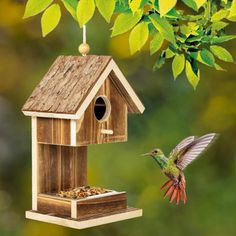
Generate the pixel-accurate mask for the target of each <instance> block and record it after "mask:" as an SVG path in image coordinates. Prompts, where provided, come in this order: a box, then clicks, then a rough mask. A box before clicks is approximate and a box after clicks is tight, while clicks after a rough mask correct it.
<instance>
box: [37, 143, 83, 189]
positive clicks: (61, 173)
mask: <svg viewBox="0 0 236 236" xmlns="http://www.w3.org/2000/svg"><path fill="white" fill-rule="evenodd" d="M38 165H39V166H38V185H39V190H38V191H39V193H57V192H59V191H61V190H67V189H69V188H76V187H79V186H84V185H86V184H87V147H68V146H57V145H49V144H39V145H38Z"/></svg>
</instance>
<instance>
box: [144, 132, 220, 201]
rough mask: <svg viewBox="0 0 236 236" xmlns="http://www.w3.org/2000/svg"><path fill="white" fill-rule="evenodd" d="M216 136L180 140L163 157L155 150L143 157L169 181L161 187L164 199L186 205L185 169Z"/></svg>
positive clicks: (157, 149)
mask: <svg viewBox="0 0 236 236" xmlns="http://www.w3.org/2000/svg"><path fill="white" fill-rule="evenodd" d="M217 136H218V135H217V134H215V133H210V134H206V135H204V136H201V137H199V138H198V137H196V136H190V137H187V138H185V139H184V140H182V141H181V142H180V143H179V144H178V145H177V146H176V147H175V148H174V149H173V150H172V151H171V153H170V154H169V156H168V157H166V156H165V154H164V153H163V151H162V150H161V149H159V148H155V149H153V150H151V151H150V152H148V153H145V154H143V156H149V157H151V158H153V160H154V161H155V162H156V163H157V164H158V165H159V166H160V168H161V170H162V172H163V173H164V175H165V176H167V177H168V178H169V180H168V181H167V182H166V183H165V184H164V185H163V186H162V187H161V190H166V192H165V194H164V198H166V197H167V196H170V199H169V201H170V202H173V201H174V200H175V202H176V205H178V204H179V202H180V201H182V202H183V203H184V204H185V203H186V200H187V197H186V191H185V189H186V181H185V176H184V170H185V168H186V167H187V166H188V165H189V164H190V163H192V162H193V161H194V160H196V159H197V158H198V157H199V156H200V155H201V154H202V153H203V152H204V151H205V150H206V149H207V148H208V147H209V145H210V144H212V143H213V141H214V140H215V139H216V138H217Z"/></svg>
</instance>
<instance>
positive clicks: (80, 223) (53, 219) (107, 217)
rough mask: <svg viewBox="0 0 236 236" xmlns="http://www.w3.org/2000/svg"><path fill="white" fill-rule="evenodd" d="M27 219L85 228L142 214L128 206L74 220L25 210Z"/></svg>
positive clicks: (140, 210)
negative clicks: (115, 210)
mask: <svg viewBox="0 0 236 236" xmlns="http://www.w3.org/2000/svg"><path fill="white" fill-rule="evenodd" d="M25 216H26V218H27V219H32V220H38V221H41V222H47V223H51V224H56V225H61V226H65V227H70V228H73V229H86V228H90V227H94V226H98V225H104V224H109V223H113V222H117V221H121V220H128V219H132V218H136V217H140V216H142V209H137V208H133V207H128V208H127V209H124V210H120V211H117V212H113V213H106V214H103V215H101V216H97V217H96V216H95V217H91V218H89V219H81V220H75V219H71V218H69V217H60V216H52V215H48V214H41V213H40V212H38V211H26V214H25Z"/></svg>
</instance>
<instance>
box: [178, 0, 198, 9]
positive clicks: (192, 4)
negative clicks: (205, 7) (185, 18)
mask: <svg viewBox="0 0 236 236" xmlns="http://www.w3.org/2000/svg"><path fill="white" fill-rule="evenodd" d="M182 2H183V3H185V5H187V6H188V7H190V8H192V9H193V10H194V11H197V10H198V8H197V4H196V2H195V1H194V0H182Z"/></svg>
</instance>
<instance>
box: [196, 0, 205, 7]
mask: <svg viewBox="0 0 236 236" xmlns="http://www.w3.org/2000/svg"><path fill="white" fill-rule="evenodd" d="M195 3H196V5H197V8H198V9H199V8H200V7H202V6H203V5H204V4H205V3H206V0H195Z"/></svg>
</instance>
